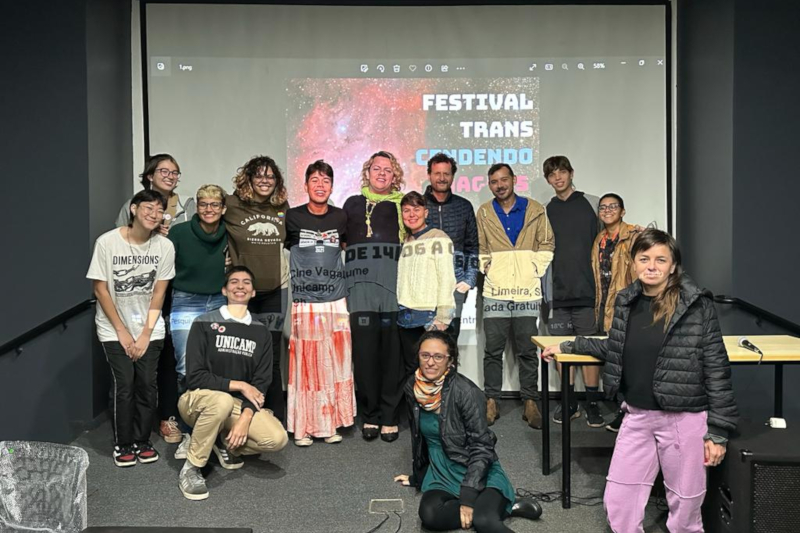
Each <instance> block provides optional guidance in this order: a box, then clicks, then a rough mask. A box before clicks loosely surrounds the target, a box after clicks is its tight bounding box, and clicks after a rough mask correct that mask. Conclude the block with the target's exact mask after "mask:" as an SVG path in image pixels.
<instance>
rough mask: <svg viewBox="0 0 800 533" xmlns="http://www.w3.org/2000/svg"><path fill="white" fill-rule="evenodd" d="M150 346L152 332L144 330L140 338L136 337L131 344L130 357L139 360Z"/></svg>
mask: <svg viewBox="0 0 800 533" xmlns="http://www.w3.org/2000/svg"><path fill="white" fill-rule="evenodd" d="M148 346H150V334H149V333H145V332H142V334H141V335H139V338H138V339H136V341H135V342H134V343H133V345H132V346H131V348H130V353H129V354H128V357H130V358H131V359H133V360H134V361H138V360H139V359H141V358H142V356H143V355H144V353H145V352H146V351H147V347H148Z"/></svg>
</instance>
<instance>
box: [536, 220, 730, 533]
mask: <svg viewBox="0 0 800 533" xmlns="http://www.w3.org/2000/svg"><path fill="white" fill-rule="evenodd" d="M631 255H632V256H633V262H634V271H635V273H636V276H637V278H638V279H637V281H634V282H633V284H631V285H630V286H629V287H628V288H626V289H624V290H622V291H620V293H619V294H618V296H617V299H616V303H615V306H614V319H613V322H612V324H611V329H610V331H609V333H608V339H587V338H584V337H576V339H575V341H574V342H564V343H562V344H561V346H559V345H554V346H549V347H548V348H547V349H545V350H544V352H542V357H543V358H545V359H547V360H551V359H552V355H553V354H555V353H576V354H586V355H593V356H595V357H597V358H598V359H602V360H603V361H605V367H604V371H603V372H604V373H603V388H604V390H605V392H606V395H607V396H608V397H613V396H614V395H615V394H616V393H617V391H620V392H621V393H622V395H623V398H624V399H625V402H624V403H623V410H624V411H625V413H626V414H625V418H624V419H623V422H622V427H621V428H620V432H619V436H618V437H617V442H616V445H615V448H614V456H613V457H612V459H611V466H610V467H609V470H608V477H607V483H606V491H605V496H604V502H605V507H606V511H607V513H608V521H609V524H610V525H611V528H612V530H613V531H615V532H616V533H633V532H641V531H643V529H642V521H643V519H644V510H645V505H646V504H647V500H648V497H649V496H650V489H651V487H652V485H653V482H654V481H655V479H656V476H657V475H658V471H659V467H660V469H661V471H662V473H663V475H664V485H665V487H666V489H667V504H668V505H669V518H668V519H667V528H668V529H669V530H670V531H672V532H673V533H679V532H680V533H688V532H700V531H703V523H702V518H701V516H700V506H701V504H702V503H703V498H704V496H705V491H706V473H705V469H704V468H702V467H703V466H716V465H718V464H719V463H720V462H721V461H722V459H723V457H724V456H725V443H726V442H727V437H728V432H729V431H731V430H733V429H735V428H736V421H737V418H738V414H737V409H736V402H735V400H734V397H733V389H732V387H731V379H730V377H731V372H730V366H729V363H728V354H727V352H726V351H725V345H724V344H723V342H722V334H721V332H720V328H719V322H718V320H717V314H716V311H715V309H714V303H713V301H712V299H711V294H710V293H709V292H707V291H703V290H701V289H699V288H698V287H697V286H696V285H695V284H694V282H692V280H691V279H690V278H689V277H688V276H686V275H684V274H683V273H682V270H681V255H680V250H679V249H678V245H677V243H676V242H675V240H674V239H673V238H672V237H671V236H670V235H668V234H666V233H664V232H663V231H659V230H656V229H647V230H645V231H644V232H642V233H641V234H640V236H639V237H638V238H637V240H636V242H635V243H634V245H633V247H632V249H631Z"/></svg>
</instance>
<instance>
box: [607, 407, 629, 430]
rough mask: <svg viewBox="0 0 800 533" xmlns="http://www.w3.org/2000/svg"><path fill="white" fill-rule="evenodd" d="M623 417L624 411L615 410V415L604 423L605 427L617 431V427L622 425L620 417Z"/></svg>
mask: <svg viewBox="0 0 800 533" xmlns="http://www.w3.org/2000/svg"><path fill="white" fill-rule="evenodd" d="M623 418H625V412H624V411H623V410H622V409H619V410H618V411H617V416H615V417H614V420H612V421H611V422H610V423H609V424H606V429H607V430H609V431H611V432H613V433H619V427H620V426H621V425H622V419H623Z"/></svg>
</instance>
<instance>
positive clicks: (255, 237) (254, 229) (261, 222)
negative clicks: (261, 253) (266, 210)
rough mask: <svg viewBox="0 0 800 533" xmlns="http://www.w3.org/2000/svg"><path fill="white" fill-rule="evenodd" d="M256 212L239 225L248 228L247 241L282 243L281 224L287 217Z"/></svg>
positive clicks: (254, 242)
mask: <svg viewBox="0 0 800 533" xmlns="http://www.w3.org/2000/svg"><path fill="white" fill-rule="evenodd" d="M280 215H282V213H279V216H277V217H274V216H271V215H264V214H256V215H250V216H248V217H245V218H244V219H242V220H241V221H240V222H239V225H240V226H242V227H244V228H247V233H248V234H247V242H249V243H250V244H267V245H269V244H281V242H282V241H281V236H280V234H281V231H280V226H283V223H284V220H285V217H283V216H280Z"/></svg>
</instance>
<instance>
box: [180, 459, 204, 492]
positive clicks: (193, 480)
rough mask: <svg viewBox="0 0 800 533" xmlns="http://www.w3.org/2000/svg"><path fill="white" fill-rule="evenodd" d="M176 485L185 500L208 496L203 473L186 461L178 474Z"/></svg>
mask: <svg viewBox="0 0 800 533" xmlns="http://www.w3.org/2000/svg"><path fill="white" fill-rule="evenodd" d="M178 486H179V487H180V489H181V492H182V493H183V496H184V497H185V498H186V499H187V500H193V501H199V500H205V499H206V498H208V488H207V487H206V480H205V479H203V474H201V473H200V469H199V468H197V467H196V466H193V465H192V464H191V463H190V462H188V461H187V462H186V464H185V465H183V468H181V473H180V474H178Z"/></svg>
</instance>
